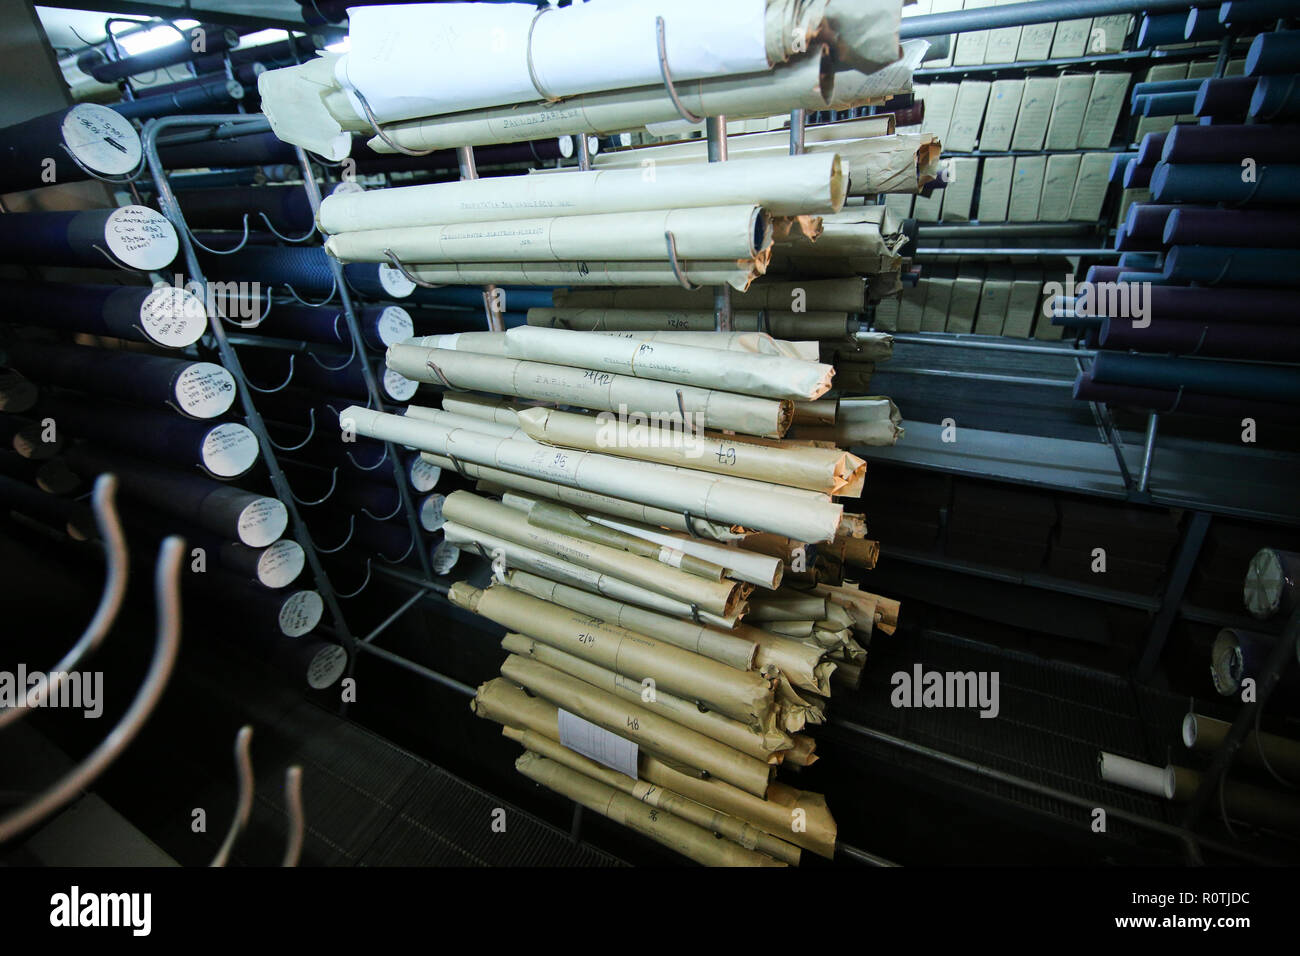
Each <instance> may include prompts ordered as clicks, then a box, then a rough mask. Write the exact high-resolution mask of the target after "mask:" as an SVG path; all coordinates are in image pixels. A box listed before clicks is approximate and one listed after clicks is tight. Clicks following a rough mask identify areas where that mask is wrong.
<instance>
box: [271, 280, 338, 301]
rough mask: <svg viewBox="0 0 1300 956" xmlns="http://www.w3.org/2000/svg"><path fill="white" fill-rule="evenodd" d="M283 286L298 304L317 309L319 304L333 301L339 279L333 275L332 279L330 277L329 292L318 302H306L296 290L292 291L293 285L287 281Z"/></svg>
mask: <svg viewBox="0 0 1300 956" xmlns="http://www.w3.org/2000/svg"><path fill="white" fill-rule="evenodd" d="M284 287H285V289H286V290H287V291H288V293H289V297H290V298H292V299H293V300H294V301H295V302H297V303H298V304H300V305H305V306H308V307H309V308H312V309H319V308H320V307H321V306H323V305H329V304H330V303H331V302H333V301H334V296H336V295H338V292H339V280H338V277H334V278H333V279H331V281H330V294H329V295H327V296H326V297H325V298H324V299H322V300H321V301H320V302H308V301H307V300H306V299H304V298H303V297H302V296H300V295H299V294H298V293H297V292H296V291H294V288H293V286H291V285H290V284H289V283H287V282H286V283H284Z"/></svg>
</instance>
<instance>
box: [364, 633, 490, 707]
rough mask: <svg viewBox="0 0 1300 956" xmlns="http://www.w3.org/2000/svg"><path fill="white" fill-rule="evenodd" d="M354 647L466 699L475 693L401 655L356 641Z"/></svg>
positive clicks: (451, 678)
mask: <svg viewBox="0 0 1300 956" xmlns="http://www.w3.org/2000/svg"><path fill="white" fill-rule="evenodd" d="M355 646H356V649H357V650H359V651H367V652H369V653H371V654H373V655H375V657H378V658H380V659H381V660H385V661H388V662H389V663H390V664H396V665H397V666H398V667H401V668H403V669H404V670H408V671H410V672H411V673H412V674H419V675H420V676H421V677H427V678H428V679H429V680H431V681H433V682H434V683H435V684H441V685H442V686H443V687H446V688H448V689H450V690H454V691H456V692H457V693H459V694H464V695H465V696H466V697H473V696H474V694H475V693H476V691H475V690H474V688H473V687H470V686H469V684H465V683H462V682H461V681H458V680H456V678H454V677H448V676H447V675H446V674H439V673H438V672H437V671H435V670H432V669H430V668H428V667H425V666H424V665H423V664H417V663H416V662H415V661H413V660H410V659H408V658H405V657H403V656H402V655H401V654H394V653H393V652H392V651H386V650H384V649H383V648H382V647H376V646H375V645H374V644H367V643H365V642H364V641H357V642H356V643H355Z"/></svg>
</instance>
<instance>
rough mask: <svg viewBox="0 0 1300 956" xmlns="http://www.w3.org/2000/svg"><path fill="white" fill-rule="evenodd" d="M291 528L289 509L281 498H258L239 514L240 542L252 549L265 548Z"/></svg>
mask: <svg viewBox="0 0 1300 956" xmlns="http://www.w3.org/2000/svg"><path fill="white" fill-rule="evenodd" d="M287 527H289V509H288V508H286V507H285V506H284V502H283V501H281V500H280V499H279V498H265V497H264V498H258V499H257V500H256V501H253V502H250V503H249V505H248V506H247V507H246V508H244V510H243V511H241V512H240V513H239V540H240V541H242V542H244V544H246V545H248V546H249V547H250V548H265V547H266V546H267V545H268V544H270V543H271V542H272V541H277V540H279V538H280V535H282V534H284V529H285V528H287Z"/></svg>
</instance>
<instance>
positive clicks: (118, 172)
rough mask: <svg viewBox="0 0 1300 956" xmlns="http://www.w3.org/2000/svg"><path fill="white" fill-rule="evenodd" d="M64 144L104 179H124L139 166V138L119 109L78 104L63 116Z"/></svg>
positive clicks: (83, 163) (140, 153) (91, 104)
mask: <svg viewBox="0 0 1300 956" xmlns="http://www.w3.org/2000/svg"><path fill="white" fill-rule="evenodd" d="M63 144H64V145H65V146H67V147H68V152H70V153H72V155H73V156H75V157H76V158H77V159H79V160H80V161H81V163H82V165H84V166H86V167H87V168H88V169H91V170H93V171H94V172H97V173H99V174H100V175H103V176H122V175H125V174H126V173H129V172H131V171H132V170H133V169H135V168H136V167H137V166H139V165H140V156H141V155H142V152H141V147H140V135H139V134H138V133H137V132H136V131H135V127H134V126H132V125H131V121H130V120H128V119H127V118H126V117H124V116H123V115H122V114H121V113H119V112H118V111H117V110H111V109H109V108H108V107H107V106H99V105H98V104H95V103H78V104H77V105H76V106H74V107H73V108H72V109H70V110H68V112H67V114H66V115H65V116H64V117H63Z"/></svg>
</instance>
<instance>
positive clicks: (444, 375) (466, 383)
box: [385, 332, 793, 438]
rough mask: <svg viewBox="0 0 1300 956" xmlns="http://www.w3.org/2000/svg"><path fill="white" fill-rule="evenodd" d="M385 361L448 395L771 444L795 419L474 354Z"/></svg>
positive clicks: (732, 401)
mask: <svg viewBox="0 0 1300 956" xmlns="http://www.w3.org/2000/svg"><path fill="white" fill-rule="evenodd" d="M570 334H573V335H578V334H581V333H577V332H574V333H570ZM597 338H599V336H597ZM385 361H386V362H387V364H388V367H389V369H391V370H393V371H395V372H398V373H399V374H401V375H405V376H406V377H407V378H414V379H415V380H416V381H420V382H428V383H430V384H441V385H444V386H450V387H451V388H453V389H456V388H461V389H468V390H471V391H483V392H497V393H500V394H504V395H516V396H519V397H522V398H532V399H537V400H540V401H547V402H560V403H564V404H568V405H579V406H581V407H583V408H591V409H597V410H600V411H608V412H617V411H620V410H626V411H627V412H629V413H630V412H640V413H641V414H643V415H648V414H652V413H655V414H659V415H660V416H665V415H666V416H669V417H672V420H673V421H674V422H676V423H677V424H679V425H680V424H682V423H683V419H682V412H683V411H685V412H686V413H687V414H692V415H696V416H698V417H700V418H702V419H703V425H704V427H706V428H719V429H726V430H730V431H737V432H744V433H746V434H749V435H763V436H766V437H771V438H780V437H781V436H782V435H784V434H785V430H786V428H788V427H789V423H790V417H791V415H792V414H793V411H792V408H791V405H790V403H789V402H788V401H784V400H780V399H770V398H756V397H754V396H752V395H737V394H734V393H731V392H720V391H717V390H716V389H709V388H698V387H696V386H692V385H675V384H673V383H669V382H658V381H653V380H647V379H638V378H634V377H632V376H630V375H617V374H615V373H613V372H593V371H591V370H590V369H580V368H575V367H571V366H567V365H563V364H559V365H556V364H547V363H544V362H534V361H526V360H520V359H513V358H503V357H500V356H495V355H477V354H475V353H473V352H461V351H453V350H449V349H425V348H421V347H420V346H417V345H391V346H389V348H388V354H387V357H386V359H385ZM408 373H409V374H408ZM674 416H675V417H674Z"/></svg>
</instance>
